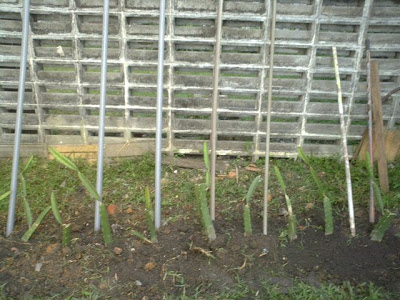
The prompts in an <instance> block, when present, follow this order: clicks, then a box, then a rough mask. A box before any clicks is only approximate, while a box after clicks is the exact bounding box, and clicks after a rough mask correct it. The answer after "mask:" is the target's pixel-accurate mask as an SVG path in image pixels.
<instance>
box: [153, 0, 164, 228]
mask: <svg viewBox="0 0 400 300" xmlns="http://www.w3.org/2000/svg"><path fill="white" fill-rule="evenodd" d="M159 22H160V25H159V35H158V65H157V114H156V170H155V171H156V178H155V181H156V182H155V208H154V212H155V213H154V223H155V227H156V228H160V226H161V159H162V158H161V155H162V108H163V86H164V38H165V0H160V20H159Z"/></svg>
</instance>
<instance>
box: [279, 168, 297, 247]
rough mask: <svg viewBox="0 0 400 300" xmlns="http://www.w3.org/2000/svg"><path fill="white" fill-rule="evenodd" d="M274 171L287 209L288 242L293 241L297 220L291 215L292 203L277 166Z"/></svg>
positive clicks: (295, 236) (295, 235)
mask: <svg viewBox="0 0 400 300" xmlns="http://www.w3.org/2000/svg"><path fill="white" fill-rule="evenodd" d="M274 169H275V175H276V177H277V178H278V182H279V185H280V186H281V189H282V191H283V193H284V195H285V200H286V205H287V208H288V217H289V219H288V236H289V239H290V241H293V240H295V239H296V238H297V219H296V216H295V215H294V214H293V208H292V202H291V200H290V198H289V196H288V194H287V192H286V185H285V182H284V181H283V177H282V174H281V172H280V171H279V168H278V167H277V166H275V167H274Z"/></svg>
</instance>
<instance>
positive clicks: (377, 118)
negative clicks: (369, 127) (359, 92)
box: [371, 61, 389, 193]
mask: <svg viewBox="0 0 400 300" xmlns="http://www.w3.org/2000/svg"><path fill="white" fill-rule="evenodd" d="M371 95H372V112H373V123H374V141H373V142H374V149H375V152H376V154H377V158H378V174H379V185H380V187H381V190H382V192H384V193H387V192H389V178H388V170H387V160H386V152H385V140H384V128H383V119H382V100H381V88H380V82H379V66H378V62H377V61H371Z"/></svg>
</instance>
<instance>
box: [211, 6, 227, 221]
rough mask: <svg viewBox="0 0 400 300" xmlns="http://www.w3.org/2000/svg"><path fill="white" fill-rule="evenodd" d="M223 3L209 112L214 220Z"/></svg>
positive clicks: (218, 25)
mask: <svg viewBox="0 0 400 300" xmlns="http://www.w3.org/2000/svg"><path fill="white" fill-rule="evenodd" d="M223 5H224V1H223V0H219V1H218V10H217V24H216V34H215V51H214V74H213V75H214V76H213V77H214V78H213V96H212V112H211V137H210V139H211V171H210V172H211V189H210V215H211V219H212V220H215V165H216V163H217V119H218V112H217V110H218V98H219V91H218V85H219V61H220V56H221V29H222V9H223Z"/></svg>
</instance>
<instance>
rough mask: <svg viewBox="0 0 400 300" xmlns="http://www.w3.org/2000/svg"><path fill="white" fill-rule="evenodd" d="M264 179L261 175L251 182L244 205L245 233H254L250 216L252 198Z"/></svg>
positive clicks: (246, 234)
mask: <svg viewBox="0 0 400 300" xmlns="http://www.w3.org/2000/svg"><path fill="white" fill-rule="evenodd" d="M261 181H262V179H261V175H259V176H257V177H256V178H254V180H253V182H252V183H251V185H250V187H249V190H248V191H247V194H246V197H245V204H244V207H243V221H244V235H245V236H249V235H252V234H253V229H252V226H251V216H250V199H251V197H252V196H253V194H254V192H255V191H256V189H257V186H258V184H259V183H260V182H261Z"/></svg>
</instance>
